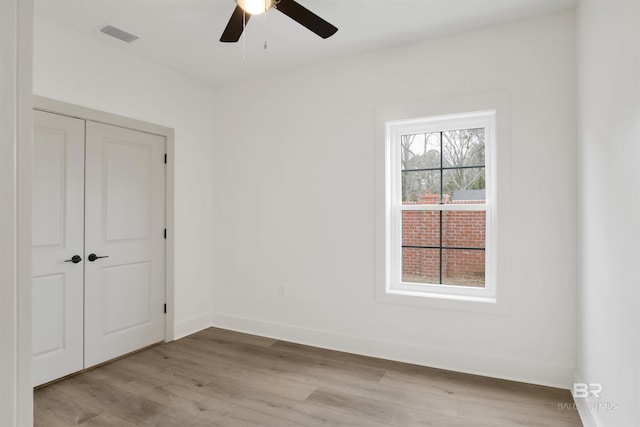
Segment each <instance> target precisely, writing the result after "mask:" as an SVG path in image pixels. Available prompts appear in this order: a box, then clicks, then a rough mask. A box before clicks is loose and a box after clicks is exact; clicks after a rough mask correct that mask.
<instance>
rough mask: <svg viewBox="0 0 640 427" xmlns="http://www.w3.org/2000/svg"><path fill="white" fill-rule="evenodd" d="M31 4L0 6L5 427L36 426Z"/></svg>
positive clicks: (1, 417) (0, 387)
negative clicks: (32, 263) (32, 323)
mask: <svg viewBox="0 0 640 427" xmlns="http://www.w3.org/2000/svg"><path fill="white" fill-rule="evenodd" d="M32 9H33V4H32V2H31V1H30V0H7V1H2V2H0V425H2V426H7V427H12V426H29V425H32V424H33V397H32V388H31V133H32V130H31V129H32V128H31V52H32V40H33V37H32V34H31V32H32V17H31V16H32Z"/></svg>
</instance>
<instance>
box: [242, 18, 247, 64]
mask: <svg viewBox="0 0 640 427" xmlns="http://www.w3.org/2000/svg"><path fill="white" fill-rule="evenodd" d="M246 29H247V12H245V11H244V10H243V11H242V62H247V32H246Z"/></svg>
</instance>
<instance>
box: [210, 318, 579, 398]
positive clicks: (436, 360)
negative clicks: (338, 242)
mask: <svg viewBox="0 0 640 427" xmlns="http://www.w3.org/2000/svg"><path fill="white" fill-rule="evenodd" d="M212 320H213V323H212V325H213V326H214V327H219V328H224V329H231V330H234V331H238V332H245V333H250V334H254V335H260V336H265V337H269V338H275V339H280V340H284V341H291V342H296V343H299V344H306V345H310V346H315V347H322V348H327V349H331V350H338V351H344V352H348V353H354V354H360V355H365V356H371V357H378V358H382V359H388V360H395V361H399V362H405V363H413V364H416V365H422V366H430V367H434V368H440V369H447V370H451V371H457V372H465V373H469V374H475V375H483V376H488V377H494V378H502V379H506V380H513V381H521V382H526V383H531V384H539V385H545V386H550V387H558V388H563V389H569V388H570V386H571V383H572V382H573V368H570V367H565V366H554V365H544V364H538V363H533V362H528V361H523V360H515V359H505V358H499V357H492V356H485V355H477V354H469V353H463V352H457V351H451V350H447V349H441V348H433V347H427V346H418V345H414V344H408V343H404V342H396V341H387V340H379V339H375V338H368V337H361V336H350V335H343V334H337V333H333V332H329V331H323V330H317V329H307V328H301V327H298V326H293V325H287V324H281V323H274V322H264V321H261V320H257V319H251V318H245V317H237V316H229V315H225V314H219V313H213V315H212Z"/></svg>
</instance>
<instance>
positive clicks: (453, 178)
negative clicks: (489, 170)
mask: <svg viewBox="0 0 640 427" xmlns="http://www.w3.org/2000/svg"><path fill="white" fill-rule="evenodd" d="M443 179H444V182H443V190H444V197H443V201H444V203H445V204H449V203H458V204H469V203H485V199H486V194H485V188H486V182H485V176H484V168H468V169H447V170H445V171H444V172H443Z"/></svg>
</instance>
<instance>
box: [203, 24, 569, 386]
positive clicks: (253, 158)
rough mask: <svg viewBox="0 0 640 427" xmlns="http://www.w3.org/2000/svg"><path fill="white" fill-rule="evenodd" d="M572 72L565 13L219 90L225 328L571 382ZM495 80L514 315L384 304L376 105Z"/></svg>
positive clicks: (218, 298) (219, 265) (463, 90)
mask: <svg viewBox="0 0 640 427" xmlns="http://www.w3.org/2000/svg"><path fill="white" fill-rule="evenodd" d="M247 66H251V64H250V63H248V64H247ZM575 73H576V69H575V26H574V15H573V12H564V13H561V14H557V15H553V16H546V17H541V18H535V19H530V20H525V21H519V22H512V23H509V24H504V25H500V26H495V27H491V28H487V29H483V30H479V31H473V32H468V33H463V34H459V35H456V36H451V37H447V38H441V39H436V40H431V41H424V42H420V43H415V44H410V45H404V46H398V47H396V48H393V49H388V50H380V51H376V52H372V53H368V54H363V55H357V56H354V57H352V58H346V59H341V60H335V61H332V62H327V63H323V64H320V65H316V66H310V67H305V68H300V69H297V70H292V71H288V72H283V73H279V74H277V75H271V76H265V77H263V78H260V79H255V80H250V81H243V82H242V83H238V84H236V85H228V86H225V87H221V88H219V89H218V90H217V91H216V93H215V102H216V111H215V121H216V125H217V129H216V131H217V138H216V141H217V145H216V150H215V152H216V156H215V158H214V163H213V172H214V175H213V183H214V201H215V203H216V204H219V209H216V210H215V212H214V213H215V216H214V217H213V222H214V227H215V229H214V234H215V235H216V238H217V239H216V254H215V255H216V256H215V258H214V259H215V269H214V279H215V280H214V294H215V299H214V305H213V307H214V324H216V325H219V326H223V327H228V328H232V329H238V330H244V331H249V332H254V333H258V334H264V335H271V336H274V337H278V338H283V339H289V340H294V341H299V342H306V343H310V344H315V345H320V346H325V347H330V348H337V349H342V350H346V351H352V352H359V353H366V354H371V355H378V356H383V357H389V358H395V359H399V360H405V361H410V362H415V363H421V364H425V365H431V366H440V367H444V368H449V369H454V370H461V371H468V372H475V373H480V374H485V375H491V376H496V377H505V378H512V379H517V380H522V381H528V382H533V383H542V384H551V385H557V386H562V387H566V388H568V387H569V386H570V384H571V382H572V376H573V371H574V365H575V333H576V312H575V298H576V296H575V295H576V290H575V282H576V257H575V246H576V226H575V218H576V194H575V193H576V160H575V150H576V145H575V139H576V136H575V108H576V105H575V96H576V93H575ZM494 90H507V91H509V93H510V97H511V99H510V105H511V111H510V115H511V123H510V126H511V137H512V138H511V141H510V144H511V153H512V158H511V164H510V165H509V166H510V168H511V170H512V180H511V183H512V190H511V200H509V202H510V204H511V211H510V212H508V214H507V216H510V217H511V219H512V220H513V226H512V229H511V231H512V232H511V234H510V236H509V237H508V239H507V242H508V248H503V250H509V251H510V254H511V259H512V264H511V265H502V266H501V268H503V269H507V270H508V269H510V270H511V277H512V280H510V281H509V283H501V284H499V285H500V286H503V287H504V286H506V287H509V288H510V290H511V294H512V301H511V304H510V307H509V314H507V315H489V314H479V313H469V312H459V311H446V310H431V309H427V308H420V307H408V306H401V305H392V304H383V303H378V302H376V300H375V259H374V257H375V253H374V251H375V226H374V220H375V215H376V213H375V209H374V201H375V186H374V176H375V167H374V148H375V145H374V144H375V141H376V135H375V132H374V127H375V110H376V108H378V107H384V106H388V105H394V104H403V103H411V102H415V101H423V100H430V99H434V98H437V97H441V96H450V95H461V94H462V95H464V94H470V93H477V92H485V91H494ZM501 143H509V141H502V142H501ZM282 284H285V285H286V286H287V287H288V296H286V297H280V296H278V288H279V286H280V285H282Z"/></svg>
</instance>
